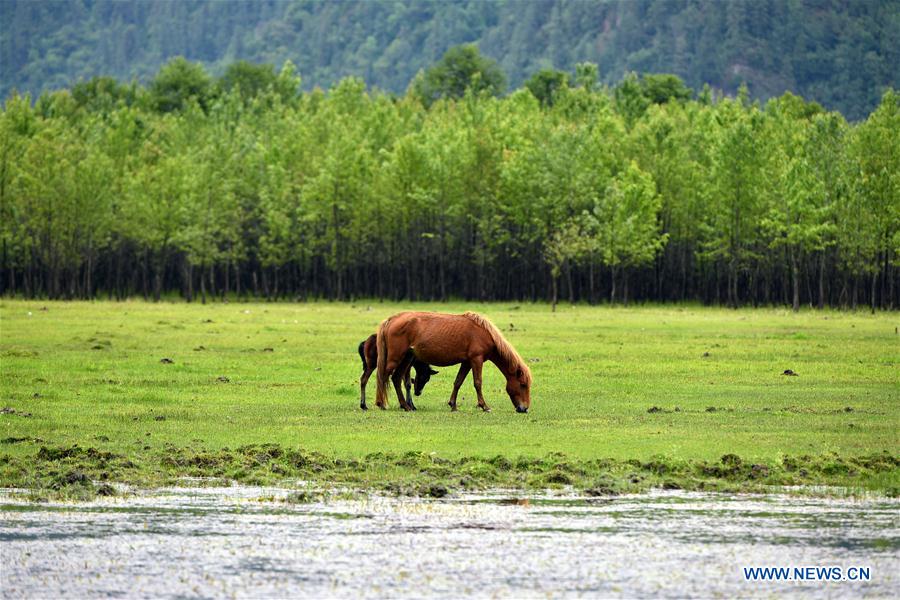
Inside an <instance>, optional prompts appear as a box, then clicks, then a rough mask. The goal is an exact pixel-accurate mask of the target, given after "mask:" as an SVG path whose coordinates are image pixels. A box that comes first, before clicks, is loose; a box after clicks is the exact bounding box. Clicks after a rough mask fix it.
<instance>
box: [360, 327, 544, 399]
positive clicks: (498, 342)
mask: <svg viewBox="0 0 900 600" xmlns="http://www.w3.org/2000/svg"><path fill="white" fill-rule="evenodd" d="M410 351H411V352H410ZM416 359H418V360H421V361H423V362H426V363H428V364H430V365H437V366H441V367H445V366H449V365H455V364H459V373H458V374H457V375H456V381H455V382H454V383H453V393H452V394H450V402H449V403H448V404H449V405H450V409H451V410H456V394H457V393H458V392H459V387H460V386H461V385H462V383H463V381H464V380H465V379H466V375H468V374H469V371H470V370H471V371H472V380H473V383H474V384H475V393H476V394H477V395H478V406H479V407H480V408H481V409H482V410H484V411H489V410H491V409H490V408H489V407H488V405H487V404H486V403H485V401H484V396H483V395H482V393H481V367H482V365H483V364H484V361H486V360H489V361H491V362H492V363H494V364H495V365H496V366H497V368H498V369H500V372H501V373H503V375H504V376H505V377H506V393H507V394H509V399H510V400H512V403H513V406H514V407H515V408H516V412H520V413H524V412H528V407H529V406H531V390H530V388H531V370H530V369H529V368H528V365H526V364H525V361H523V360H522V357H521V356H519V354H518V353H517V352H516V350H515V349H514V348H513V347H512V345H511V344H510V343H509V342H507V341H506V338H504V337H503V334H502V333H500V330H499V329H497V328H496V327H495V326H494V324H493V323H491V322H490V321H488V320H487V319H485V318H484V317H482V316H481V315H479V314H476V313H473V312H467V313H465V314H462V315H447V314H442V313H431V312H403V313H399V314H396V315H394V316H393V317H388V318H387V319H385V320H384V321H383V322H382V323H381V325H380V326H379V327H378V395H377V396H376V399H375V404H377V405H378V406H379V407H380V408H385V406H386V405H387V387H388V377H390V378H391V380H392V381H393V382H394V388H395V389H396V390H397V397H398V398H399V399H400V406H401V407H402V408H403V409H404V410H412V408H411V407H410V406H409V405H408V404H407V402H406V400H404V398H403V394H402V393H401V391H400V378H401V377H402V376H403V374H404V373H406V372H407V371H408V370H409V363H410V362H411V361H413V360H416Z"/></svg>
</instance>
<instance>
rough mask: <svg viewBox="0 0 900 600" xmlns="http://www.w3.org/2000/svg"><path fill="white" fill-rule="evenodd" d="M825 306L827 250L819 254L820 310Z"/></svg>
mask: <svg viewBox="0 0 900 600" xmlns="http://www.w3.org/2000/svg"><path fill="white" fill-rule="evenodd" d="M823 308H825V251H824V250H823V251H822V254H821V255H820V256H819V310H822V309H823Z"/></svg>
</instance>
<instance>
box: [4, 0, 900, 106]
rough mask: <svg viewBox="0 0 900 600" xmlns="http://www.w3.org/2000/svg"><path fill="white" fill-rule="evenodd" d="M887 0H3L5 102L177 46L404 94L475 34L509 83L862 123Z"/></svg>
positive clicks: (878, 73) (896, 22)
mask: <svg viewBox="0 0 900 600" xmlns="http://www.w3.org/2000/svg"><path fill="white" fill-rule="evenodd" d="M897 40H900V3H898V2H896V1H893V0H853V1H852V2H848V1H846V0H728V1H727V2H724V1H719V0H602V1H601V0H527V1H520V0H494V1H490V2H484V1H482V0H442V1H441V2H424V1H416V0H365V1H359V0H342V1H340V2H320V1H315V0H295V1H284V0H230V1H228V2H214V1H202V0H178V1H177V2H175V1H168V0H130V1H123V0H67V1H66V2H53V1H44V0H5V1H4V2H0V69H2V71H3V76H2V77H0V98H6V97H8V96H9V94H10V93H11V92H12V90H14V89H15V90H18V91H19V92H20V93H22V94H24V93H30V94H31V95H32V96H33V97H36V96H37V95H39V94H40V93H41V92H43V91H50V90H54V89H64V88H69V87H71V86H73V85H74V84H76V83H78V82H79V81H87V80H89V79H91V78H92V77H94V76H96V75H108V76H112V77H115V78H117V79H119V80H122V81H130V80H132V79H136V80H137V81H138V82H139V83H143V84H146V83H147V82H149V81H150V79H152V78H153V76H154V75H155V73H156V72H157V71H158V70H159V68H160V67H161V66H162V65H163V64H165V63H166V62H167V61H168V60H169V59H170V58H172V57H174V56H178V55H180V56H184V57H185V58H187V59H188V60H192V61H197V62H201V63H203V65H204V66H205V67H206V68H207V69H208V70H209V71H210V73H212V74H214V75H216V76H221V75H222V74H223V73H224V71H225V69H226V68H227V66H228V65H230V64H231V63H233V62H236V61H238V60H248V61H251V62H255V63H271V64H276V65H280V64H282V63H284V61H286V60H290V61H292V62H293V63H294V64H295V65H296V66H297V71H298V72H299V73H300V74H301V75H303V78H304V88H305V89H306V90H311V89H312V88H313V87H316V86H319V87H322V88H323V89H329V88H331V87H334V85H336V84H337V83H338V82H339V81H340V80H341V79H343V78H344V77H347V76H356V77H360V78H362V79H363V80H365V81H366V82H367V83H368V84H369V85H370V86H373V87H378V88H380V89H382V90H385V91H388V92H392V93H395V94H403V93H405V91H406V88H407V86H408V84H409V82H410V81H411V80H412V79H413V77H415V75H416V73H418V72H419V71H420V70H422V69H425V68H427V67H428V66H429V65H431V64H433V63H434V62H436V61H437V60H439V59H440V57H441V56H442V55H443V53H444V52H445V51H446V50H447V49H448V48H450V47H452V46H454V45H459V44H466V43H474V44H476V45H478V47H479V48H480V49H481V51H482V52H484V53H485V54H486V55H488V56H491V57H493V58H494V59H496V60H497V61H498V63H499V66H500V68H501V69H503V71H504V72H505V73H506V74H507V76H508V77H509V83H510V84H511V87H512V88H518V87H520V86H521V85H522V84H523V83H524V82H525V80H526V79H528V78H529V77H531V75H532V74H534V73H536V72H538V71H540V70H541V69H572V68H573V67H574V65H575V64H576V63H578V62H593V63H595V64H597V65H598V67H599V70H600V81H601V83H604V84H607V85H615V84H617V83H618V82H619V81H620V80H621V79H622V77H624V76H625V74H626V73H628V72H629V71H636V72H638V73H673V74H675V75H678V76H679V77H681V78H682V80H684V81H685V82H686V83H687V85H689V86H690V87H692V88H694V89H700V88H702V86H703V85H704V84H706V83H708V84H710V85H711V86H712V87H714V88H716V89H721V90H724V91H725V92H727V93H728V94H736V93H737V91H738V88H739V87H740V85H741V83H746V84H747V87H748V90H749V93H750V96H751V98H753V99H759V100H761V101H765V100H767V99H768V98H771V97H775V96H780V95H781V94H783V93H784V92H785V91H788V90H789V91H792V92H793V93H795V94H798V95H800V96H803V97H804V98H806V99H808V100H812V101H816V102H818V103H820V104H822V105H823V106H825V107H826V108H828V109H829V110H839V111H841V112H842V113H843V114H844V116H845V117H847V118H848V119H850V120H853V121H856V120H860V119H863V118H865V117H866V115H868V114H869V113H871V112H872V110H874V108H875V106H877V105H878V102H879V101H880V99H881V95H882V93H883V92H884V90H885V88H886V87H889V86H890V87H893V88H894V89H897V88H900V44H898V43H897Z"/></svg>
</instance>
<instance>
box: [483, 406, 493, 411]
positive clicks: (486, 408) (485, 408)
mask: <svg viewBox="0 0 900 600" xmlns="http://www.w3.org/2000/svg"><path fill="white" fill-rule="evenodd" d="M481 410H483V411H484V412H491V409H490V407H488V406H482V407H481Z"/></svg>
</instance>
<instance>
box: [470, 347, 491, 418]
mask: <svg viewBox="0 0 900 600" xmlns="http://www.w3.org/2000/svg"><path fill="white" fill-rule="evenodd" d="M482 366H484V361H483V360H482V359H480V358H476V359H474V360H473V361H472V383H473V384H474V385H475V395H476V396H478V408H480V409H481V410H483V411H484V412H491V407H490V406H488V405H487V403H486V402H485V401H484V395H483V394H482V393H481V367H482Z"/></svg>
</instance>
